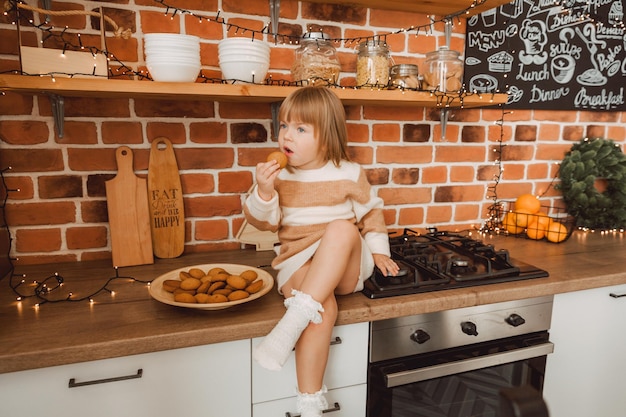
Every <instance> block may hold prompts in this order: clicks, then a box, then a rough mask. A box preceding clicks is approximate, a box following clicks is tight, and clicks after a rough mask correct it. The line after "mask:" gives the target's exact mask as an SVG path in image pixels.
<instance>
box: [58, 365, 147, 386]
mask: <svg viewBox="0 0 626 417" xmlns="http://www.w3.org/2000/svg"><path fill="white" fill-rule="evenodd" d="M142 376H143V369H137V373H136V374H133V375H125V376H116V377H113V378H104V379H93V380H91V381H85V382H76V378H71V379H70V382H69V384H68V387H69V388H77V387H84V386H86V385H97V384H106V383H108V382H117V381H124V380H126V379H137V378H141V377H142Z"/></svg>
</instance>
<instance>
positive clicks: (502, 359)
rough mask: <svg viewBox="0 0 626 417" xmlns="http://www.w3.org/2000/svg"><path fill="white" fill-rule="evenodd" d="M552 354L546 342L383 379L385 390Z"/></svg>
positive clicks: (386, 376) (552, 349) (393, 374)
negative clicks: (385, 385)
mask: <svg viewBox="0 0 626 417" xmlns="http://www.w3.org/2000/svg"><path fill="white" fill-rule="evenodd" d="M552 352H554V344H553V343H551V342H546V343H542V344H540V345H534V346H530V347H525V348H521V349H515V350H511V351H507V352H502V353H494V354H491V355H485V356H479V357H476V358H470V359H464V360H461V361H455V362H449V363H444V364H440V365H433V366H428V367H425V368H419V369H412V370H409V371H402V372H393V373H389V374H386V375H384V377H385V380H386V382H387V388H392V387H398V386H401V385H406V384H412V383H414V382H420V381H426V380H428V379H433V378H441V377H444V376H449V375H454V374H459V373H462V372H468V371H475V370H476V369H482V368H488V367H490V366H496V365H503V364H506V363H512V362H517V361H522V360H525V359H530V358H536V357H540V356H545V355H547V354H549V353H552Z"/></svg>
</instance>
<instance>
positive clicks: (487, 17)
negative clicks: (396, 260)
mask: <svg viewBox="0 0 626 417" xmlns="http://www.w3.org/2000/svg"><path fill="white" fill-rule="evenodd" d="M496 9H497V8H494V9H490V10H487V11H484V12H482V13H481V14H480V17H481V19H482V20H483V24H484V25H485V27H491V26H494V25H495V24H496Z"/></svg>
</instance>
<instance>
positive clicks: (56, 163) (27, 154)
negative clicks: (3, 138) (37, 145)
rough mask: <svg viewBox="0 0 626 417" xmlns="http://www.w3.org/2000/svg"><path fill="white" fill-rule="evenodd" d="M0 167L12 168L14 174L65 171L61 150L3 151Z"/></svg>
mask: <svg viewBox="0 0 626 417" xmlns="http://www.w3.org/2000/svg"><path fill="white" fill-rule="evenodd" d="M0 167H11V171H12V172H51V171H62V170H63V169H64V164H63V154H62V153H61V150H60V149H3V150H2V152H0Z"/></svg>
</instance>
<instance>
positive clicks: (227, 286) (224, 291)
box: [150, 264, 274, 310]
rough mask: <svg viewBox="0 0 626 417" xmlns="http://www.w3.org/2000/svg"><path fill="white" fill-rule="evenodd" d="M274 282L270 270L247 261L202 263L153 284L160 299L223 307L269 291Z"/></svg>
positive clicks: (153, 293) (202, 307)
mask: <svg viewBox="0 0 626 417" xmlns="http://www.w3.org/2000/svg"><path fill="white" fill-rule="evenodd" d="M273 286H274V278H273V277H272V276H271V275H270V274H269V272H267V271H264V270H262V269H259V268H255V267H252V266H248V265H238V264H203V265H194V266H187V267H184V268H179V269H175V270H173V271H170V272H167V273H165V274H163V275H161V276H159V277H158V278H156V279H154V280H153V281H152V283H151V284H150V295H151V296H152V298H154V299H155V300H157V301H160V302H162V303H165V304H170V305H173V306H177V307H186V308H195V309H200V310H222V309H225V308H229V307H233V306H236V305H239V304H243V303H247V302H250V301H253V300H256V299H257V298H260V297H262V296H263V295H265V294H267V293H268V292H269V291H270V290H271V289H272V287H273Z"/></svg>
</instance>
